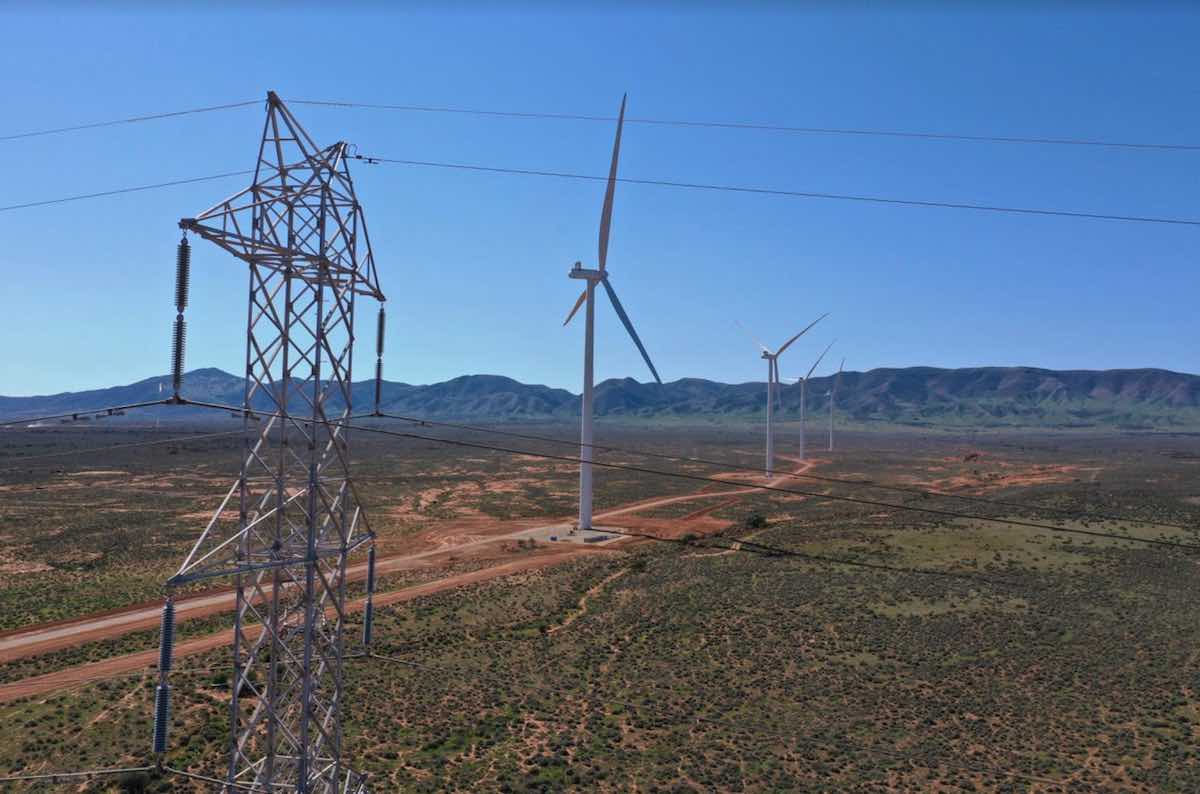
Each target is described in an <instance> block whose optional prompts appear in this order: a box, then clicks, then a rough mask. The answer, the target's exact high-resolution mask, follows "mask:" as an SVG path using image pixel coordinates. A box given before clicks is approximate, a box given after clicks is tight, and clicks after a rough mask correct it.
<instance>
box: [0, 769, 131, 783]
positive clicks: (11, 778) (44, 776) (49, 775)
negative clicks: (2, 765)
mask: <svg viewBox="0 0 1200 794" xmlns="http://www.w3.org/2000/svg"><path fill="white" fill-rule="evenodd" d="M153 769H154V767H152V766H127V767H121V768H118V769H84V770H81V771H78V772H41V773H38V774H29V775H5V776H4V777H0V783H7V782H17V781H34V780H57V779H58V778H64V777H100V776H104V775H120V774H124V773H126V772H149V771H151V770H153Z"/></svg>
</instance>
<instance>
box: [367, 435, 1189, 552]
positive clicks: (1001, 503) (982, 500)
mask: <svg viewBox="0 0 1200 794" xmlns="http://www.w3.org/2000/svg"><path fill="white" fill-rule="evenodd" d="M380 416H383V417H387V418H388V419H399V420H401V421H404V422H412V423H414V424H419V425H428V426H432V427H447V428H453V429H456V430H466V431H469V432H474V433H488V434H491V435H497V436H506V437H510V438H520V439H524V440H527V441H545V442H548V443H551V444H558V445H560V446H561V445H567V446H572V447H574V446H583V445H582V444H580V442H579V441H576V440H567V439H560V438H553V437H552V436H542V435H535V434H529V433H514V432H511V431H506V430H498V429H494V428H488V427H480V426H478V425H464V424H458V423H455V422H438V421H434V420H432V419H419V418H416V417H411V416H402V415H399V414H388V413H384V414H380ZM586 446H590V447H591V448H592V449H594V450H598V451H601V452H619V453H622V454H626V455H639V456H642V457H647V458H657V459H660V460H669V461H674V462H676V463H699V464H702V465H705V466H715V467H719V468H724V469H730V470H734V471H746V472H754V473H760V472H762V467H761V466H746V465H743V464H739V463H732V462H729V461H718V460H709V459H706V458H695V457H688V456H682V455H667V454H665V453H660V452H650V451H647V450H640V449H630V448H628V447H614V446H609V445H605V444H588V445H586ZM778 476H781V477H790V478H792V479H807V480H816V481H818V482H828V483H837V484H839V485H851V486H858V487H861V488H874V489H878V490H881V491H893V492H896V493H906V494H911V495H913V496H920V497H923V498H933V497H941V498H947V499H959V500H963V501H967V502H976V503H979V504H986V505H992V506H996V507H1011V508H1016V509H1019V510H1028V511H1040V512H1049V513H1057V514H1059V515H1062V516H1066V517H1070V518H1091V519H1095V520H1097V521H1101V520H1103V521H1123V522H1129V523H1135V524H1142V525H1144V526H1152V527H1168V528H1170V529H1184V530H1189V531H1190V530H1192V529H1194V528H1193V527H1189V526H1184V525H1183V524H1169V523H1164V522H1161V521H1145V520H1141V519H1136V518H1126V517H1124V516H1116V515H1108V514H1105V513H1096V512H1092V511H1085V510H1070V509H1067V508H1062V507H1042V506H1038V505H1026V504H1021V503H1020V502H1009V501H1005V500H1001V499H988V498H986V497H982V496H972V495H970V494H956V493H947V492H945V491H933V490H926V489H922V488H906V487H904V486H899V485H887V484H881V483H875V482H870V481H866V480H848V479H845V478H843V477H830V476H827V475H821V474H809V473H807V472H780V473H779V474H778Z"/></svg>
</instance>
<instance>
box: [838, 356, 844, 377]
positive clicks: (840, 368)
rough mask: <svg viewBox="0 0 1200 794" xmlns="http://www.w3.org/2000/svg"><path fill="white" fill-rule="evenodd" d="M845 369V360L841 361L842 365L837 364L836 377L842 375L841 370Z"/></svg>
mask: <svg viewBox="0 0 1200 794" xmlns="http://www.w3.org/2000/svg"><path fill="white" fill-rule="evenodd" d="M845 368H846V359H844V358H843V359H842V363H841V364H838V375H841V374H842V370H843V369H845Z"/></svg>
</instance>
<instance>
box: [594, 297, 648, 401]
mask: <svg viewBox="0 0 1200 794" xmlns="http://www.w3.org/2000/svg"><path fill="white" fill-rule="evenodd" d="M600 283H601V284H603V285H604V291H605V292H607V293H608V299H609V300H610V301H612V305H613V308H614V309H616V310H617V316H618V317H620V318H621V323H622V324H623V325H624V326H625V330H626V331H628V332H629V336H630V338H632V339H633V343H634V344H635V345H637V349H638V352H639V353H641V354H642V358H643V359H645V361H646V366H647V367H649V368H650V373H651V374H652V375H654V379H655V380H656V381H658V382H659V383H660V384H661V383H662V378H660V377H658V370H656V369H655V368H654V362H653V361H651V360H650V354H649V353H647V352H646V346H645V345H643V344H642V340H641V339H639V338H638V335H637V331H635V330H633V323H632V322H630V321H629V315H628V314H626V313H625V307H624V306H622V305H621V301H620V300H619V299H618V298H617V293H616V292H615V291H614V290H613V288H612V284H609V283H608V277H607V276H605V277H604V278H602V279H600Z"/></svg>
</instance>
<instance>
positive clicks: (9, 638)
mask: <svg viewBox="0 0 1200 794" xmlns="http://www.w3.org/2000/svg"><path fill="white" fill-rule="evenodd" d="M780 457H781V458H785V456H780ZM785 459H787V458H785ZM791 460H793V461H794V462H795V463H797V464H798V465H797V468H796V469H795V470H794V471H793V472H791V473H792V474H800V473H804V472H807V471H808V470H809V469H811V468H812V467H813V465H815V461H811V460H810V461H799V460H795V459H791ZM735 476H739V477H740V475H735ZM729 479H730V480H731V482H730V485H731V486H736V485H737V484H738V483H737V480H736V479H734V477H729ZM788 479H789V474H783V475H779V476H776V477H773V478H772V479H771V480H770V481H769V482H768V483H767V484H769V485H773V486H777V485H779V484H781V483H783V482H785V481H786V480H788ZM752 493H756V490H755V489H754V488H750V487H745V486H743V487H734V488H731V489H729V490H720V491H700V492H696V493H691V494H682V495H679V496H669V497H661V498H654V499H648V500H643V501H640V502H636V503H634V504H631V505H625V506H622V507H618V508H614V509H611V510H607V511H604V512H601V513H597V514H596V515H595V518H596V520H597V521H604V520H607V519H611V518H615V517H617V516H624V515H630V514H633V513H638V512H641V511H644V510H650V509H653V508H657V507H663V506H666V505H671V504H678V503H681V502H690V501H695V500H698V499H714V498H715V499H721V500H722V501H721V502H720V503H718V504H716V505H712V506H709V507H706V508H704V509H701V510H697V511H695V512H693V513H691V514H689V515H687V516H684V517H683V518H681V519H671V520H670V521H671V522H679V523H681V524H682V523H686V522H688V521H690V520H692V519H699V518H701V517H706V515H705V514H707V513H709V512H711V511H712V510H716V509H718V508H721V507H725V506H728V505H729V504H732V503H735V502H736V501H737V500H738V499H739V498H740V497H742V496H745V495H747V494H752ZM529 523H530V522H520V524H521V525H522V526H523V528H521V529H515V530H511V531H509V532H506V533H503V534H494V535H483V536H481V537H478V538H476V539H474V540H470V541H467V542H465V543H458V544H455V545H453V546H440V547H435V548H431V549H426V550H423V551H418V552H414V553H409V554H402V555H392V556H389V557H383V558H381V559H379V560H377V561H376V571H377V573H379V574H381V575H382V574H385V573H390V572H395V571H399V570H406V569H413V568H419V567H431V566H435V565H436V564H437V562H438V560H437V559H436V558H437V557H443V558H445V557H454V556H456V555H459V554H461V553H463V552H464V551H473V550H478V549H480V548H481V547H483V546H486V545H488V544H495V543H501V542H503V541H505V540H514V539H518V538H521V537H523V536H525V535H526V534H527V533H528V532H529ZM454 526H455V525H454V524H448V529H449V530H450V531H452V532H453V531H455V530H454ZM555 526H557V525H555ZM472 529H475V527H474V526H472ZM625 543H627V541H621V544H622V545H625ZM589 553H593V554H594V553H605V550H604V548H603V547H599V548H597V547H594V546H593V547H587V546H584V545H582V544H572V545H571V546H565V547H557V548H555V549H554V550H553V551H543V552H534V553H532V554H529V555H528V556H525V557H523V558H521V559H517V560H512V561H509V562H505V563H501V564H499V565H495V566H491V567H488V568H484V569H481V570H477V571H471V572H468V573H462V574H455V575H452V576H448V577H446V578H444V579H439V580H437V581H433V582H426V583H424V584H420V585H416V586H413V587H407V588H403V589H400V590H396V591H392V592H385V593H376V595H375V603H376V605H378V606H384V605H387V604H393V603H399V602H402V601H408V600H410V599H413V598H418V597H420V596H423V595H429V594H431V593H437V592H441V591H443V590H448V589H451V588H454V587H458V586H460V585H465V584H471V583H475V582H482V581H487V580H489V579H494V578H498V577H502V576H507V575H509V574H513V573H518V572H521V571H528V570H535V569H538V568H544V567H547V566H550V565H555V564H557V563H559V562H563V561H565V560H567V559H569V558H571V557H574V556H576V555H578V554H589ZM346 573H347V579H348V580H350V581H353V580H357V579H363V578H365V577H366V565H365V564H359V565H355V566H350V567H348V568H347V572H346ZM235 604H236V594H235V593H234V591H233V590H219V591H214V592H211V593H204V594H200V595H197V596H193V597H190V598H184V599H180V600H178V601H177V602H176V621H177V622H182V621H184V620H187V619H191V618H200V617H206V616H209V615H214V614H218V613H221V612H228V611H231V610H232V609H233V608H234V606H235ZM363 604H364V599H358V600H356V601H353V602H349V603H348V604H347V609H349V610H360V609H362V606H363ZM160 614H161V607H160V606H158V605H154V606H137V607H132V608H129V609H125V610H115V611H110V612H106V613H101V614H97V615H88V616H84V617H80V618H78V619H74V620H68V621H58V622H54V623H49V624H43V625H41V626H34V627H30V628H27V629H21V630H17V631H14V632H8V633H7V634H4V635H0V663H4V662H9V661H13V660H15V659H20V658H24V657H27V656H34V655H38V654H42V653H47V652H51V651H54V650H59V649H62V648H68V647H72V646H75V645H81V644H84V643H87V642H94V641H97V640H103V639H111V638H114V637H120V636H122V635H124V634H127V633H130V632H133V631H139V630H144V629H151V628H155V627H157V626H158V623H159V617H160ZM232 639H233V632H232V630H226V631H221V632H217V633H214V634H210V635H208V636H205V637H199V638H196V639H192V640H188V641H185V642H180V643H178V644H177V645H176V647H175V656H176V657H182V656H188V655H193V654H197V653H203V652H205V651H209V650H213V649H215V648H220V647H222V646H226V645H229V644H230V643H231V642H232ZM157 658H158V651H157V649H151V650H146V651H140V652H137V653H131V654H126V655H123V656H117V657H112V658H109V659H104V660H102V661H99V662H89V663H86V664H81V665H76V666H74V667H69V668H66V669H63V670H57V671H54V672H52V673H47V674H44V675H40V676H35V677H32V678H27V679H24V680H22V681H18V682H14V683H9V684H0V703H5V702H9V701H12V700H16V699H18V698H23V697H29V696H32V695H39V694H44V693H47V692H53V691H56V690H60V689H63V688H67V687H70V686H73V685H79V684H81V683H85V682H88V681H94V680H97V679H101V678H110V677H113V676H118V675H122V674H125V673H131V672H136V671H141V670H147V669H149V668H151V667H152V666H153V665H154V664H155V663H156V662H157Z"/></svg>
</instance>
